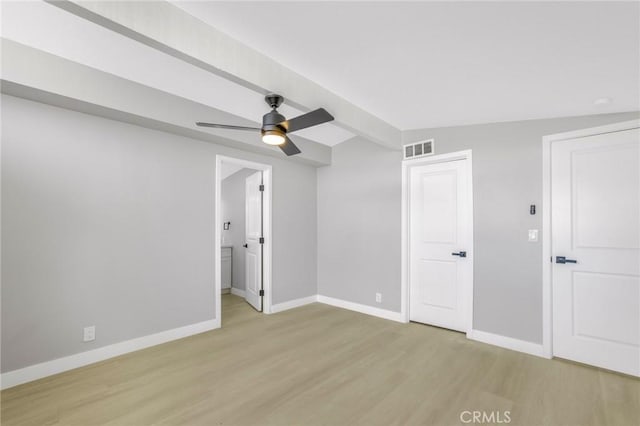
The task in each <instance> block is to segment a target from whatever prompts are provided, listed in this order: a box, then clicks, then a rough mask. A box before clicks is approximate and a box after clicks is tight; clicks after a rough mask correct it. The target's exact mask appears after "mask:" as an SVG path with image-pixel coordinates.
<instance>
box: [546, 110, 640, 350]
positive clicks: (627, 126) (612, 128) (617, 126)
mask: <svg viewBox="0 0 640 426" xmlns="http://www.w3.org/2000/svg"><path fill="white" fill-rule="evenodd" d="M638 128H640V119H636V120H630V121H623V122H620V123H614V124H608V125H605V126H598V127H590V128H587V129H580V130H574V131H571V132H564V133H557V134H553V135H547V136H543V138H542V352H543V356H544V357H546V358H552V357H553V343H552V342H553V317H552V310H553V309H552V302H553V301H552V300H551V294H552V285H553V282H552V281H553V280H552V268H551V254H552V253H553V250H552V247H551V145H552V144H553V143H554V142H560V141H564V140H568V139H575V138H582V137H586V136H595V135H602V134H606V133H614V132H622V131H625V130H632V129H638Z"/></svg>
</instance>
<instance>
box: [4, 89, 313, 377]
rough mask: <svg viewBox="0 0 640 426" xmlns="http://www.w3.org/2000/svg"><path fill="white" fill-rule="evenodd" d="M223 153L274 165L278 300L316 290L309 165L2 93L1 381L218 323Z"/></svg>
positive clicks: (311, 171)
mask: <svg viewBox="0 0 640 426" xmlns="http://www.w3.org/2000/svg"><path fill="white" fill-rule="evenodd" d="M218 153H219V154H224V155H228V156H232V157H238V158H244V159H247V160H252V161H258V162H263V163H268V164H272V165H273V179H274V188H273V213H274V215H273V216H274V217H273V249H274V256H273V287H274V288H273V300H274V303H281V302H284V301H287V300H292V299H295V298H299V297H304V296H310V295H313V294H316V292H317V283H316V279H317V272H316V271H317V268H316V262H317V251H316V249H317V243H316V229H317V222H316V171H315V168H313V167H310V166H305V165H301V164H296V163H292V162H288V161H284V160H279V159H276V158H270V157H264V156H260V155H257V154H250V153H245V152H242V151H237V150H234V149H231V148H226V147H222V146H218V145H215V144H211V143H207V142H201V141H198V140H194V139H189V138H185V137H180V136H176V135H172V134H168V133H163V132H159V131H155V130H150V129H146V128H142V127H138V126H134V125H130V124H124V123H121V122H117V121H111V120H107V119H103V118H99V117H95V116H91V115H86V114H81V113H77V112H73V111H69V110H65V109H61V108H56V107H51V106H48V105H44V104H40V103H35V102H31V101H27V100H24V99H20V98H15V97H11V96H6V95H3V96H2V230H3V232H2V266H3V268H2V318H1V319H2V342H1V346H2V366H1V370H2V372H6V371H11V370H14V369H17V368H21V367H25V366H28V365H32V364H35V363H38V362H43V361H48V360H52V359H55V358H59V357H62V356H66V355H71V354H74V353H78V352H83V351H87V350H90V349H95V348H98V347H101V346H105V345H108V344H112V343H116V342H120V341H124V340H128V339H132V338H135V337H140V336H144V335H148V334H151V333H156V332H160V331H163V330H167V329H172V328H176V327H180V326H184V325H188V324H193V323H197V322H200V321H206V320H210V319H213V318H215V317H216V312H214V309H215V304H214V302H215V297H216V295H215V294H214V269H213V265H214V262H213V242H214V232H215V230H214V190H215V187H214V176H215V155H216V154H218ZM291 212H294V214H292V213H291ZM88 325H96V334H97V339H96V340H95V341H94V342H90V343H83V342H82V328H83V327H84V326H88Z"/></svg>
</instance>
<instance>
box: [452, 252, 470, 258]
mask: <svg viewBox="0 0 640 426" xmlns="http://www.w3.org/2000/svg"><path fill="white" fill-rule="evenodd" d="M451 256H460V257H467V252H466V251H461V252H458V253H451Z"/></svg>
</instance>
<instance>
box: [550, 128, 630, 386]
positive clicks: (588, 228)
mask: <svg viewBox="0 0 640 426" xmlns="http://www.w3.org/2000/svg"><path fill="white" fill-rule="evenodd" d="M639 145H640V132H639V130H638V129H633V130H626V131H620V132H613V133H606V134H600V135H594V136H588V137H581V138H576V139H571V140H566V141H560V142H554V143H552V147H551V176H552V178H551V232H552V241H551V244H552V254H553V257H552V259H550V260H552V261H553V267H552V271H553V272H552V274H553V275H552V282H553V290H552V291H553V294H552V297H553V354H554V355H555V356H558V357H561V358H567V359H571V360H575V361H579V362H584V363H587V364H592V365H596V366H599V367H603V368H607V369H610V370H616V371H620V372H623V373H627V374H633V375H640V350H639V345H640V279H639V276H640V251H639V249H640V202H639V198H640V173H639V171H638V169H639V168H640V150H639ZM562 257H563V258H564V260H563V259H562ZM563 262H564V263H563ZM574 262H575V263H574Z"/></svg>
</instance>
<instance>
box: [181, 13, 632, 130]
mask: <svg viewBox="0 0 640 426" xmlns="http://www.w3.org/2000/svg"><path fill="white" fill-rule="evenodd" d="M176 4H177V5H178V6H179V7H181V8H183V9H184V10H186V11H188V12H189V13H191V14H192V15H194V16H197V17H199V18H200V19H202V20H204V21H205V22H207V23H209V24H210V25H212V26H214V27H216V28H218V29H219V30H221V31H223V32H224V33H226V34H228V35H230V36H231V37H233V38H236V39H237V40H239V41H241V42H242V43H245V44H247V45H248V46H250V47H253V48H254V49H257V50H259V51H261V52H263V53H265V54H266V55H268V56H270V57H271V58H273V59H275V60H276V61H278V62H280V63H282V64H284V65H285V66H287V67H289V68H291V69H292V70H294V71H296V72H298V73H300V74H302V75H304V76H306V77H308V78H310V79H311V80H313V81H315V82H317V83H319V84H321V85H322V86H324V87H326V88H328V89H329V90H331V91H332V92H334V93H336V94H338V95H339V96H342V97H344V98H345V99H348V100H349V101H351V102H353V103H354V104H356V105H358V106H360V107H362V108H363V109H365V110H367V111H369V112H371V113H373V114H374V115H376V116H377V117H379V118H381V119H382V120H385V121H387V122H389V123H390V124H392V125H393V126H395V127H397V128H399V129H401V130H405V129H414V128H427V127H436V126H455V125H464V124H472V123H487V122H498V121H511V120H526V119H535V118H549V117H561V116H572V115H584V114H597V113H603V112H621V111H634V110H638V109H639V108H640V106H639V105H640V98H639V96H640V3H639V2H519V1H518V2H508V1H502V2H451V1H450V2H417V1H411V2H361V1H356V2H324V1H316V2H259V1H258V2H255V1H254V2H245V1H233V2H228V1H227V2H217V1H216V2H199V1H177V2H176ZM600 98H609V99H610V100H611V102H610V103H609V104H598V105H594V101H595V100H597V99H600Z"/></svg>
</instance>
